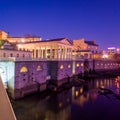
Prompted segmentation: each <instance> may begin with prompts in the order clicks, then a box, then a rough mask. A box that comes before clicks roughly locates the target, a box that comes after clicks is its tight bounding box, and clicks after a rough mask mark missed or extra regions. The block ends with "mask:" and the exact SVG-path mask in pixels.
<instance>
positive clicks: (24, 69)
mask: <svg viewBox="0 0 120 120" xmlns="http://www.w3.org/2000/svg"><path fill="white" fill-rule="evenodd" d="M20 72H28V69H27V67H25V66H23V67H22V68H21V69H20Z"/></svg>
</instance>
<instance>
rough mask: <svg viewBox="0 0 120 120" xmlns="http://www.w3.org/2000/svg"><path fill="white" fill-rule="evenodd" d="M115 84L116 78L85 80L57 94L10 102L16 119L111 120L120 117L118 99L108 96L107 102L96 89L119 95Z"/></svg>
mask: <svg viewBox="0 0 120 120" xmlns="http://www.w3.org/2000/svg"><path fill="white" fill-rule="evenodd" d="M117 84H118V83H116V81H115V79H97V80H88V81H85V82H84V84H83V85H81V86H79V87H75V86H73V87H72V88H71V89H67V90H64V91H62V92H61V93H58V94H54V93H49V94H46V95H43V97H41V95H40V94H39V93H38V94H35V95H32V96H29V97H26V98H24V99H22V100H18V101H13V100H12V105H13V108H14V111H15V114H16V116H17V119H18V120H87V119H89V120H90V119H93V120H98V119H102V120H104V119H105V120H106V119H109V120H110V119H111V120H112V119H113V118H115V117H116V116H117V117H119V118H120V115H119V108H120V100H118V99H115V98H116V97H115V96H114V97H113V98H112V95H111V96H109V95H108V97H109V98H110V99H108V98H107V97H106V96H105V95H103V94H99V92H98V90H100V88H101V89H110V90H112V91H114V92H115V93H120V91H118V89H119V86H118V85H117ZM115 95H116V94H115ZM118 97H119V96H118ZM111 98H112V99H111ZM111 109H112V111H111ZM111 112H112V115H111V117H110V116H109V114H111ZM101 113H102V114H101ZM108 113H109V114H108ZM100 115H101V116H100Z"/></svg>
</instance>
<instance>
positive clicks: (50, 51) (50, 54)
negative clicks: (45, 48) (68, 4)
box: [50, 46, 53, 59]
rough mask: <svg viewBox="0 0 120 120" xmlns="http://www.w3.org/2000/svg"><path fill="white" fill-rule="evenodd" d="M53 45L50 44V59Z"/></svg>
mask: <svg viewBox="0 0 120 120" xmlns="http://www.w3.org/2000/svg"><path fill="white" fill-rule="evenodd" d="M52 54H53V53H52V46H50V59H52Z"/></svg>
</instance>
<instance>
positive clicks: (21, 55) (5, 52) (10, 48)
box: [0, 40, 32, 60]
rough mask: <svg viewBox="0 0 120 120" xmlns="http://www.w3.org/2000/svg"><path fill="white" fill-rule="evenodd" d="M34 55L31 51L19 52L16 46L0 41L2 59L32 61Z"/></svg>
mask: <svg viewBox="0 0 120 120" xmlns="http://www.w3.org/2000/svg"><path fill="white" fill-rule="evenodd" d="M31 55H32V53H31V52H30V51H25V50H23V51H18V50H17V47H16V45H15V44H12V43H10V42H9V41H7V40H0V59H7V58H13V59H21V60H24V59H26V58H28V59H30V58H31Z"/></svg>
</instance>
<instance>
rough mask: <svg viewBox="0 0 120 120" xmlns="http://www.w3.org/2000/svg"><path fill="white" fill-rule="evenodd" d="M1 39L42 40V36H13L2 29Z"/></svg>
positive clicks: (0, 32)
mask: <svg viewBox="0 0 120 120" xmlns="http://www.w3.org/2000/svg"><path fill="white" fill-rule="evenodd" d="M0 40H8V41H9V42H11V43H19V42H32V41H41V37H39V36H33V35H25V36H24V37H11V36H10V35H9V34H8V33H7V32H5V31H2V30H0Z"/></svg>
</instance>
